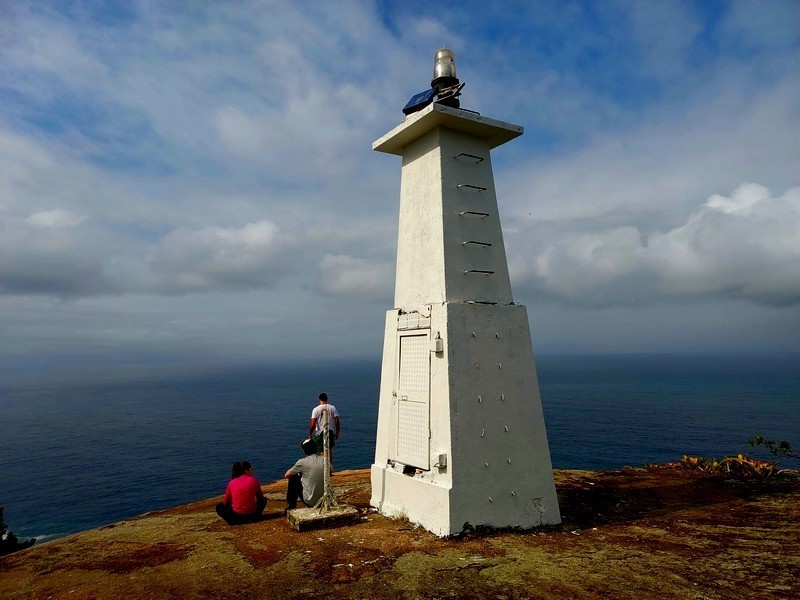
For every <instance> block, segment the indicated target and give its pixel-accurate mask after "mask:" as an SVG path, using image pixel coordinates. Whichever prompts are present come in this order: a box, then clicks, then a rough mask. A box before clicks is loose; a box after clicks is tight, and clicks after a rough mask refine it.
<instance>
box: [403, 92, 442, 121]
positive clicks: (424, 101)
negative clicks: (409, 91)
mask: <svg viewBox="0 0 800 600" xmlns="http://www.w3.org/2000/svg"><path fill="white" fill-rule="evenodd" d="M437 91H438V90H437V89H436V88H435V87H432V88H431V89H429V90H425V91H424V92H420V93H419V94H414V95H413V96H411V100H409V101H408V102H407V103H406V105H405V106H404V107H403V114H404V115H410V114H411V113H415V112H417V111H418V110H422V109H423V108H425V107H426V106H428V104H430V103H431V102H433V99H434V97H435V96H436V92H437Z"/></svg>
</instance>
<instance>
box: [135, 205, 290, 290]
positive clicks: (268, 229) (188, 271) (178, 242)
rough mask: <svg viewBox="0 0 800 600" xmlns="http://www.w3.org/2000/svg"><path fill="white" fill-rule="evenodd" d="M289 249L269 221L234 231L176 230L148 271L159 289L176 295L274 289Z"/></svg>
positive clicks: (167, 236) (166, 238) (162, 244)
mask: <svg viewBox="0 0 800 600" xmlns="http://www.w3.org/2000/svg"><path fill="white" fill-rule="evenodd" d="M293 249H294V242H293V240H292V239H291V238H289V237H288V236H285V235H282V234H281V233H280V232H279V231H278V227H277V226H276V225H275V224H274V223H272V222H271V221H269V220H263V221H259V222H257V223H249V224H247V225H245V226H244V227H241V228H238V229H224V228H221V227H207V228H205V229H200V230H196V231H189V230H186V229H177V230H175V231H173V232H171V233H169V234H168V235H166V236H165V237H164V238H163V239H162V240H161V241H160V242H159V244H158V246H157V248H156V250H155V252H154V253H153V256H152V258H151V259H150V265H151V267H152V269H153V271H154V272H155V273H156V274H157V276H158V277H159V280H160V283H159V287H160V288H162V289H165V290H172V291H176V292H186V291H203V290H210V289H225V288H228V289H253V288H262V287H272V286H274V285H275V284H276V282H277V280H278V278H279V277H280V276H281V275H282V274H283V273H284V272H285V270H286V263H285V258H286V256H287V255H288V254H289V253H290V252H291V251H292V250H293Z"/></svg>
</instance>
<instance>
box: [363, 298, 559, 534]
mask: <svg viewBox="0 0 800 600" xmlns="http://www.w3.org/2000/svg"><path fill="white" fill-rule="evenodd" d="M377 440H378V441H377V444H376V451H375V462H374V464H373V465H372V469H371V476H372V498H371V504H372V506H374V507H375V508H377V509H378V510H379V511H380V512H381V513H383V514H386V515H388V516H403V517H407V518H408V519H409V520H410V521H411V522H413V523H417V524H419V525H422V526H423V527H425V528H426V529H428V530H429V531H431V532H433V533H435V534H437V535H450V534H454V533H458V532H460V531H462V530H463V529H464V527H465V525H467V524H469V525H471V526H478V525H487V526H492V527H520V528H526V529H527V528H532V527H538V526H541V525H554V524H558V523H560V521H561V517H560V513H559V510H558V501H557V498H556V491H555V485H554V483H553V474H552V465H551V462H550V450H549V447H548V444H547V435H546V432H545V426H544V418H543V415H542V407H541V400H540V397H539V387H538V382H537V379H536V369H535V365H534V358H533V351H532V348H531V339H530V329H529V325H528V317H527V312H526V310H525V307H524V306H521V305H513V304H509V305H491V304H475V303H458V302H446V303H443V304H438V305H426V306H422V307H419V308H417V309H412V310H408V309H407V310H402V311H401V310H397V309H396V310H391V311H388V313H387V317H386V330H385V338H384V352H383V367H382V377H381V392H380V405H379V411H378V435H377Z"/></svg>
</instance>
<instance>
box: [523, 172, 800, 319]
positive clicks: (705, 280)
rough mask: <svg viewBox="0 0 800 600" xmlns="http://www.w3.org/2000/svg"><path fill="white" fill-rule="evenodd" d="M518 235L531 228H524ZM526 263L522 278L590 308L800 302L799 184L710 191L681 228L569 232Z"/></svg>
mask: <svg viewBox="0 0 800 600" xmlns="http://www.w3.org/2000/svg"><path fill="white" fill-rule="evenodd" d="M517 235H525V232H524V231H520V232H518V233H517ZM532 252H533V256H532V257H531V258H532V260H529V261H527V262H526V263H525V264H527V265H529V266H528V267H525V266H524V265H523V263H521V262H519V261H518V262H517V264H516V269H515V271H514V275H515V278H516V279H517V280H518V284H519V285H520V286H521V287H522V288H523V289H526V288H527V289H532V290H533V293H536V292H537V291H538V292H541V293H545V294H546V295H547V296H548V297H550V298H554V297H555V298H558V299H560V300H562V301H565V302H569V303H574V304H577V305H583V306H609V305H626V304H644V305H647V304H654V303H661V302H664V301H676V300H684V301H685V300H692V299H695V300H697V299H703V298H707V297H713V296H717V297H724V298H730V299H739V300H748V301H751V302H754V303H757V304H763V305H770V306H781V305H792V304H800V277H798V275H797V273H798V267H797V265H798V264H800V187H798V188H792V189H789V190H787V191H786V193H785V194H784V195H782V196H779V197H777V198H773V197H771V195H770V193H769V190H767V189H766V188H765V187H763V186H761V185H757V184H743V185H741V186H740V187H738V188H737V189H736V190H735V191H734V192H733V194H731V196H729V197H725V196H721V195H716V194H715V195H713V196H711V197H710V198H709V199H708V200H707V202H706V203H705V204H703V205H702V206H701V207H699V208H698V209H697V210H696V211H694V212H693V213H692V214H691V215H690V216H689V218H688V220H687V221H686V222H685V223H684V224H682V225H681V226H679V227H675V228H673V229H670V230H668V231H666V232H660V231H655V232H652V233H650V234H649V235H644V234H642V232H641V231H640V230H639V228H638V227H635V226H625V227H616V228H611V229H607V230H603V231H600V232H591V233H582V234H572V235H566V236H563V237H561V238H560V239H558V240H557V241H553V242H550V243H548V244H545V245H544V246H543V247H540V248H538V249H532Z"/></svg>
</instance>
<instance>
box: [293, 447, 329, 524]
mask: <svg viewBox="0 0 800 600" xmlns="http://www.w3.org/2000/svg"><path fill="white" fill-rule="evenodd" d="M301 447H302V448H303V453H304V454H305V457H303V458H301V459H300V460H298V461H297V462H296V463H295V464H294V466H293V467H292V468H291V469H289V470H288V471H286V473H285V474H284V477H285V478H286V479H288V480H289V483H288V486H287V488H286V510H285V511H284V513H283V514H286V512H288V511H290V510H294V509H295V508H297V500H298V499H299V500H300V501H301V502H302V503H303V504H305V505H306V506H314V505H315V504H316V503H317V500H319V499H320V498H322V494H323V492H324V491H325V481H324V480H325V458H324V457H322V456H320V455H319V454H317V445H316V444H315V443H314V440H310V439H309V440H306V441H304V442H303V444H302V446H301Z"/></svg>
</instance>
